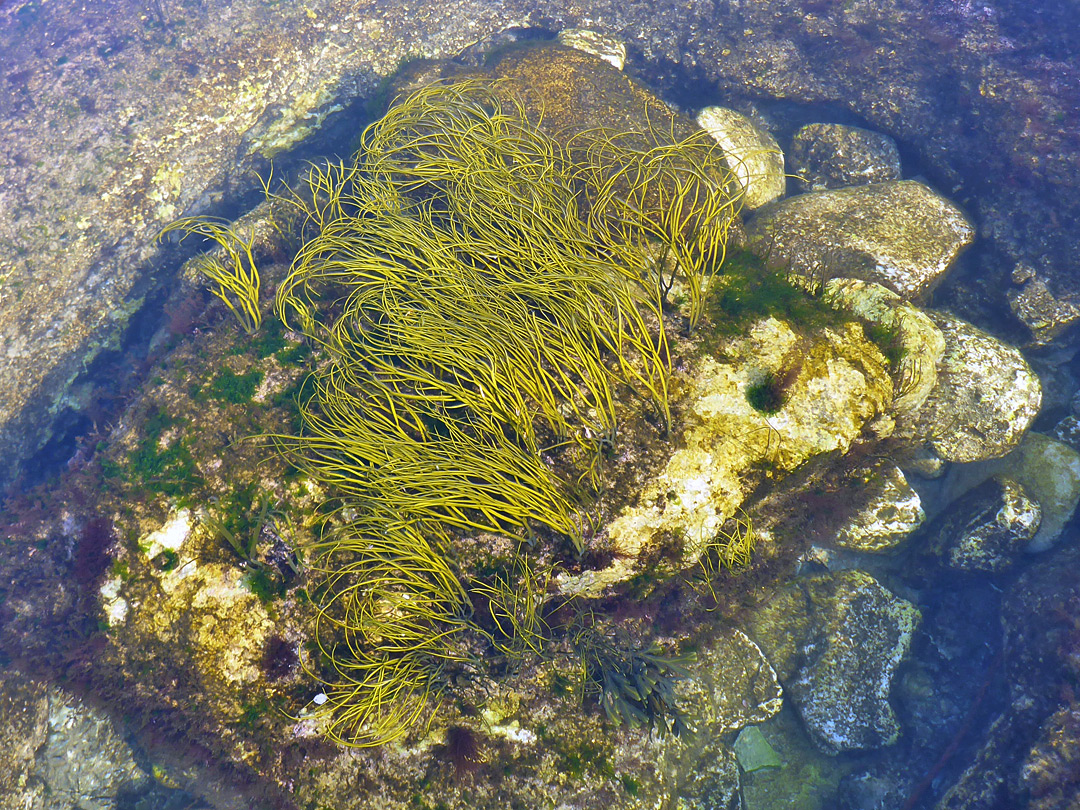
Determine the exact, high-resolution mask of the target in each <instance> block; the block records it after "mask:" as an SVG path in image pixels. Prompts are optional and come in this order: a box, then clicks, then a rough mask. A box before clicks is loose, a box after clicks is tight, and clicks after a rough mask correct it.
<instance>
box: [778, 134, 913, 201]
mask: <svg viewBox="0 0 1080 810" xmlns="http://www.w3.org/2000/svg"><path fill="white" fill-rule="evenodd" d="M789 157H790V160H791V172H792V174H793V175H794V176H795V177H796V182H797V183H798V184H799V188H800V190H801V191H824V190H826V189H830V188H844V187H845V186H862V185H866V184H868V183H884V182H886V181H889V180H899V179H900V177H901V174H900V150H899V149H897V148H896V141H894V140H893V139H892V138H890V137H889V136H888V135H883V134H882V133H880V132H871V131H870V130H868V129H862V128H861V127H849V126H845V125H844V124H807V125H806V126H804V127H802V128H801V129H799V131H798V132H796V133H795V135H794V136H792V138H791V152H790V156H789Z"/></svg>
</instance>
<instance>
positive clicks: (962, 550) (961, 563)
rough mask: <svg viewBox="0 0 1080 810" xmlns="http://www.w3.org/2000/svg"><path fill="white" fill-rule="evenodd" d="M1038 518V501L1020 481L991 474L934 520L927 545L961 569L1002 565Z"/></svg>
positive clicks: (1007, 564)
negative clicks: (1031, 496) (1030, 495)
mask: <svg viewBox="0 0 1080 810" xmlns="http://www.w3.org/2000/svg"><path fill="white" fill-rule="evenodd" d="M1041 520H1042V509H1041V508H1040V507H1039V503H1038V501H1034V500H1032V499H1031V498H1030V497H1029V496H1028V494H1027V493H1026V492H1025V491H1024V488H1023V487H1022V486H1021V485H1020V484H1019V483H1018V482H1016V481H1014V480H1013V479H1011V478H1006V477H1004V476H994V477H993V478H990V479H988V480H987V481H984V482H983V483H982V484H980V485H979V486H977V487H975V488H974V489H972V490H970V491H969V492H968V493H966V494H965V495H963V496H962V497H961V498H959V499H958V500H957V501H955V502H954V503H952V504H951V505H950V506H949V507H948V508H947V509H946V511H945V513H944V514H943V515H942V516H941V517H939V518H938V519H937V520H936V521H935V522H934V525H933V526H932V527H931V531H930V537H929V539H928V541H927V546H926V551H927V553H929V554H930V555H932V556H934V557H937V558H938V559H940V560H941V561H942V563H944V564H945V565H947V566H949V567H950V568H954V569H957V570H959V571H988V572H998V571H1004V570H1006V569H1008V568H1010V567H1012V565H1013V563H1014V562H1015V561H1016V559H1017V557H1018V556H1019V555H1020V554H1022V553H1023V551H1024V547H1025V546H1026V545H1027V544H1028V542H1030V540H1031V538H1032V537H1034V536H1035V532H1036V531H1037V530H1038V528H1039V522H1040V521H1041Z"/></svg>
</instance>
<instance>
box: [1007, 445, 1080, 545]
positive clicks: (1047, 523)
mask: <svg viewBox="0 0 1080 810" xmlns="http://www.w3.org/2000/svg"><path fill="white" fill-rule="evenodd" d="M999 466H1000V467H1001V469H1002V470H1005V471H1008V474H1009V475H1012V476H1013V477H1014V478H1016V480H1017V481H1019V482H1020V483H1021V484H1023V486H1024V489H1025V490H1027V492H1029V493H1030V494H1031V496H1032V497H1033V498H1035V499H1036V500H1037V501H1038V502H1039V506H1040V507H1041V508H1042V521H1041V523H1040V524H1039V530H1038V532H1036V534H1035V536H1034V537H1033V538H1032V539H1031V542H1030V543H1029V544H1028V546H1027V550H1028V551H1045V550H1046V549H1048V548H1050V546H1052V545H1053V544H1054V543H1056V542H1057V540H1058V539H1059V538H1060V537H1061V533H1062V531H1063V530H1064V528H1065V524H1066V523H1068V522H1069V520H1070V519H1071V518H1072V516H1073V512H1075V511H1076V505H1077V502H1080V452H1077V451H1076V450H1074V449H1073V448H1071V447H1069V446H1068V445H1066V444H1062V443H1061V442H1058V441H1054V440H1053V439H1051V438H1050V437H1049V436H1044V435H1043V434H1041V433H1029V434H1027V436H1025V437H1024V441H1023V442H1022V443H1021V445H1020V447H1019V448H1018V449H1017V450H1016V451H1015V452H1014V453H1012V454H1011V455H1009V456H1007V457H1006V458H1004V459H1002V460H1001V463H1000V465H999Z"/></svg>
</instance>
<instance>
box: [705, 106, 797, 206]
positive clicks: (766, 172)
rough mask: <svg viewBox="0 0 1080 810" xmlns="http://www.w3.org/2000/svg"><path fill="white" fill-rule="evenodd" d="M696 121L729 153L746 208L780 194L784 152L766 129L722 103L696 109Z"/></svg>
mask: <svg viewBox="0 0 1080 810" xmlns="http://www.w3.org/2000/svg"><path fill="white" fill-rule="evenodd" d="M697 122H698V124H699V125H700V126H701V128H702V129H704V130H705V131H706V132H708V133H709V135H711V136H712V138H713V140H715V141H716V142H717V143H718V144H720V146H722V147H723V149H724V152H725V154H727V155H728V156H729V157H728V162H729V163H730V167H731V170H732V171H733V172H734V173H735V177H736V178H737V179H738V181H739V184H740V185H741V186H742V189H743V194H744V197H743V204H744V205H745V206H746V207H747V208H750V209H754V208H760V207H761V206H763V205H765V203H768V202H772V201H773V200H775V199H777V198H779V197H783V196H784V192H785V190H786V181H787V177H786V175H785V174H784V153H783V152H782V151H781V150H780V145H779V144H778V143H777V142H776V139H775V138H774V137H773V136H772V134H771V133H769V132H768V130H766V129H763V128H762V127H760V126H759V125H758V124H757V123H755V122H754V121H753V120H752V119H750V118H747V117H746V116H745V115H743V114H742V113H739V112H735V110H729V109H727V108H726V107H706V108H705V109H703V110H702V111H701V112H699V113H698V115H697Z"/></svg>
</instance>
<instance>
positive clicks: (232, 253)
mask: <svg viewBox="0 0 1080 810" xmlns="http://www.w3.org/2000/svg"><path fill="white" fill-rule="evenodd" d="M174 232H179V233H180V234H181V236H180V241H183V240H184V239H186V238H187V237H189V236H192V235H195V236H201V237H203V238H204V239H207V240H209V241H211V242H214V243H216V244H217V246H218V248H219V249H220V251H219V252H220V255H211V254H209V253H204V254H202V255H200V256H197V257H196V258H195V270H196V271H198V272H200V273H202V274H203V275H204V276H206V277H207V278H208V279H210V281H212V282H213V284H214V286H212V287H211V288H210V292H212V293H213V294H214V295H216V296H217V297H218V298H219V299H221V301H223V302H224V304H225V306H227V307H228V308H229V311H230V312H232V314H233V315H235V316H236V320H237V321H238V322H239V323H240V326H241V327H243V329H244V331H245V332H247V333H248V334H249V335H253V334H255V333H256V332H257V331H258V330H259V325H260V324H261V323H262V311H261V310H260V309H259V288H260V285H261V281H260V278H259V271H258V268H257V267H256V266H255V257H254V256H253V255H252V250H253V248H254V244H255V237H254V235H251V236H248V237H247V238H245V237H243V236H241V235H240V234H238V233H237V231H236V230H235V229H234V228H232V227H230V225H229V224H228V223H226V222H218V221H216V220H213V219H208V218H206V217H184V218H183V219H178V220H176V221H175V222H172V223H170V224H169V225H167V226H166V227H165V228H163V229H162V231H161V233H160V234H158V239H162V238H164V237H165V236H167V235H169V234H170V233H174Z"/></svg>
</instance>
